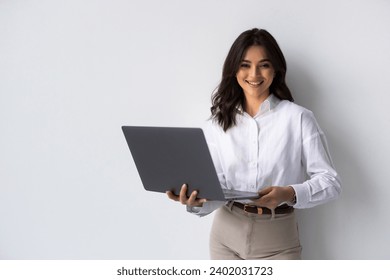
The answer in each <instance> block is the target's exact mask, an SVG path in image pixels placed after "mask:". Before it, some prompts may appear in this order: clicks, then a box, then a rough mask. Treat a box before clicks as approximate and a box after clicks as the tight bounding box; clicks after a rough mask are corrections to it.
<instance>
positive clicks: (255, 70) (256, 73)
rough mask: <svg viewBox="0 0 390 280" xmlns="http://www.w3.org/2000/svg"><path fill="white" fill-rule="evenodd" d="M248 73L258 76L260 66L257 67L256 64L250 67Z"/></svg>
mask: <svg viewBox="0 0 390 280" xmlns="http://www.w3.org/2000/svg"><path fill="white" fill-rule="evenodd" d="M250 75H251V76H252V77H257V76H259V75H260V68H259V67H257V66H253V67H251V70H250Z"/></svg>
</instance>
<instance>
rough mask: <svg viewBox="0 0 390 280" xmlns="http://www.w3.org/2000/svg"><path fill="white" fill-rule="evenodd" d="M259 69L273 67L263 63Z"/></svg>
mask: <svg viewBox="0 0 390 280" xmlns="http://www.w3.org/2000/svg"><path fill="white" fill-rule="evenodd" d="M259 67H260V68H270V67H271V64H269V63H263V64H260V65H259Z"/></svg>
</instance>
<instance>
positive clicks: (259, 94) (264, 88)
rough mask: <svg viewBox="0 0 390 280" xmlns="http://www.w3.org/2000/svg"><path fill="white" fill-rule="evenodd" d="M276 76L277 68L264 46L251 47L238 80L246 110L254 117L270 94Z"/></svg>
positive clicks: (243, 61) (239, 71)
mask: <svg viewBox="0 0 390 280" xmlns="http://www.w3.org/2000/svg"><path fill="white" fill-rule="evenodd" d="M274 76H275V70H274V68H273V67H272V64H271V62H270V60H269V59H268V58H267V53H266V51H265V49H264V47H262V46H251V47H249V48H248V50H247V51H246V53H245V57H244V59H243V60H242V63H241V65H240V68H239V70H238V72H237V82H238V84H239V85H240V86H241V88H242V90H243V92H244V94H245V104H244V108H245V111H247V112H248V114H249V115H251V116H252V117H253V116H255V115H256V114H257V112H258V109H259V106H260V104H261V103H263V101H264V100H266V99H267V97H268V96H269V94H270V92H269V87H270V86H271V84H272V82H273V79H274Z"/></svg>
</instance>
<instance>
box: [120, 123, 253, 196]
mask: <svg viewBox="0 0 390 280" xmlns="http://www.w3.org/2000/svg"><path fill="white" fill-rule="evenodd" d="M122 130H123V133H124V135H125V138H126V141H127V144H128V146H129V148H130V152H131V154H132V157H133V160H134V163H135V165H136V167H137V170H138V173H139V176H140V178H141V181H142V184H143V186H144V188H145V189H146V190H148V191H155V192H164V193H165V192H166V191H168V190H171V191H172V192H173V193H174V194H176V195H178V194H179V192H180V189H181V186H182V185H183V184H187V185H188V194H190V193H191V192H192V191H194V190H197V191H198V197H199V198H206V199H209V200H220V201H223V200H226V199H227V198H225V196H224V194H223V191H222V189H221V185H220V182H219V180H218V176H217V173H216V171H215V167H214V164H213V161H212V158H211V155H210V151H209V149H208V146H207V143H206V139H205V136H204V133H203V131H202V129H200V128H179V127H143V126H123V127H122ZM245 196H246V197H242V198H241V199H244V198H253V197H255V196H256V194H253V193H252V194H251V195H250V194H248V193H246V194H245ZM233 198H234V197H233ZM228 199H232V197H230V198H228Z"/></svg>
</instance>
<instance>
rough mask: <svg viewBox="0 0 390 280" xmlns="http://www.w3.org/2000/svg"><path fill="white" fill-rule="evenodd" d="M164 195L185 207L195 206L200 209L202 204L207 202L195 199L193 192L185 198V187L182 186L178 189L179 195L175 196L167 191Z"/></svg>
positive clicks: (202, 199) (195, 194)
mask: <svg viewBox="0 0 390 280" xmlns="http://www.w3.org/2000/svg"><path fill="white" fill-rule="evenodd" d="M166 194H167V195H168V197H169V198H170V199H172V200H174V201H178V202H180V203H181V204H183V205H187V206H190V207H193V206H197V207H202V206H203V203H204V202H206V201H207V200H206V199H205V198H197V197H196V196H197V195H198V192H197V191H193V192H192V193H191V195H190V196H187V185H186V184H183V185H182V186H181V189H180V194H179V195H175V194H173V193H172V192H171V191H167V192H166Z"/></svg>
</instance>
